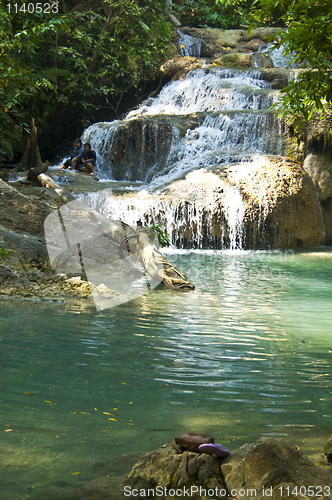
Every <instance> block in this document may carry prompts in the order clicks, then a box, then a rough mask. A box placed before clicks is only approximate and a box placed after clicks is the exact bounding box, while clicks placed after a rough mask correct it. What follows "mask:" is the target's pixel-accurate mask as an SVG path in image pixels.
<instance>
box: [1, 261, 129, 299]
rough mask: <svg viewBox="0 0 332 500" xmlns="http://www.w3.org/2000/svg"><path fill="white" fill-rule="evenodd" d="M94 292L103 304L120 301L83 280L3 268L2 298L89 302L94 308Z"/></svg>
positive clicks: (3, 265) (108, 292)
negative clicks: (114, 300)
mask: <svg viewBox="0 0 332 500" xmlns="http://www.w3.org/2000/svg"><path fill="white" fill-rule="evenodd" d="M92 292H93V293H94V294H95V295H96V296H98V299H100V300H109V299H111V298H114V297H115V296H116V297H120V294H119V293H117V292H115V291H113V290H110V289H109V288H107V287H106V286H105V285H103V284H102V285H99V286H95V285H94V284H93V283H90V282H88V281H84V280H82V278H81V277H80V276H73V277H71V278H68V276H67V275H66V274H55V275H47V274H45V273H43V272H41V271H37V270H30V271H18V272H15V271H14V270H12V269H11V268H10V267H8V266H6V265H5V264H0V297H7V298H8V297H10V298H29V299H34V300H53V301H54V300H57V301H59V300H64V299H68V298H76V299H87V300H86V305H93V301H92Z"/></svg>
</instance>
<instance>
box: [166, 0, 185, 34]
mask: <svg viewBox="0 0 332 500" xmlns="http://www.w3.org/2000/svg"><path fill="white" fill-rule="evenodd" d="M165 9H166V13H167V15H168V19H169V20H170V21H171V23H172V24H173V25H174V26H176V27H177V28H178V27H179V26H181V23H180V21H179V20H178V19H177V18H176V17H175V16H174V14H172V0H165Z"/></svg>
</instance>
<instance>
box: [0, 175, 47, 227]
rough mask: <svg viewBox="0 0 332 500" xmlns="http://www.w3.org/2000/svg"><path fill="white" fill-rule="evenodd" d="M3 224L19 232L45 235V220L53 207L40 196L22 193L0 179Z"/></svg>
mask: <svg viewBox="0 0 332 500" xmlns="http://www.w3.org/2000/svg"><path fill="white" fill-rule="evenodd" d="M0 204H1V224H2V226H4V227H6V228H8V229H11V230H12V231H15V232H18V233H28V234H31V235H34V236H43V235H44V220H45V219H46V217H47V215H48V214H49V213H50V212H51V211H52V208H51V207H50V206H49V205H48V204H47V203H46V202H45V201H42V200H39V199H38V198H35V199H31V198H30V197H28V196H26V195H24V194H22V193H20V192H19V191H18V190H17V189H15V188H13V187H12V186H10V185H8V184H6V183H5V182H4V181H2V180H1V179H0Z"/></svg>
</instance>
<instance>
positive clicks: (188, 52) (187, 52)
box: [177, 29, 202, 57]
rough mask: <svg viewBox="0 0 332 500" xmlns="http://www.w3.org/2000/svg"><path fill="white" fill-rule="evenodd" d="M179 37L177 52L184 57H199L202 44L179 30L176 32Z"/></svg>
mask: <svg viewBox="0 0 332 500" xmlns="http://www.w3.org/2000/svg"><path fill="white" fill-rule="evenodd" d="M177 33H178V35H179V41H178V45H179V52H180V55H181V56H185V57H201V47H202V42H201V41H200V40H199V39H198V38H195V37H193V36H189V35H185V34H184V33H182V31H181V30H179V29H178V30H177Z"/></svg>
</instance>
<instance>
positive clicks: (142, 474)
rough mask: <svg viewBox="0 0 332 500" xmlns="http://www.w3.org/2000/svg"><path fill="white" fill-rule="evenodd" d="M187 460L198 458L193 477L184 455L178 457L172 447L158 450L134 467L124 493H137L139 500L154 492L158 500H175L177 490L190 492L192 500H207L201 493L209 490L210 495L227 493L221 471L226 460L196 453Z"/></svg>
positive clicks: (167, 446)
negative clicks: (203, 490)
mask: <svg viewBox="0 0 332 500" xmlns="http://www.w3.org/2000/svg"><path fill="white" fill-rule="evenodd" d="M188 458H189V460H191V459H194V458H196V460H195V463H196V472H195V473H194V474H190V473H188V471H187V469H186V466H185V462H184V460H183V455H181V454H178V453H177V452H176V451H175V450H174V449H173V448H172V447H171V446H170V445H164V446H162V447H160V448H158V449H157V450H155V451H153V452H151V453H149V454H148V455H146V457H145V458H143V459H142V460H141V461H139V462H138V463H137V464H136V465H134V467H133V469H132V471H131V473H130V474H129V476H128V477H127V479H126V481H125V483H124V485H125V488H124V491H126V492H130V491H133V490H138V494H139V495H140V498H146V497H149V495H148V493H147V492H148V490H149V489H150V491H151V492H152V491H155V492H156V493H158V498H160V499H162V500H169V499H170V498H174V496H175V494H174V492H175V491H176V490H179V491H182V492H183V491H184V489H185V490H186V491H189V492H190V498H191V499H192V500H199V499H201V498H205V496H202V495H201V494H200V491H202V489H205V490H206V492H207V491H208V490H210V493H211V492H213V491H214V492H215V491H216V490H218V492H219V491H220V490H222V493H224V492H225V485H224V481H223V478H222V475H221V470H220V465H221V463H222V460H223V459H221V458H214V457H212V456H211V455H208V454H206V453H203V454H201V455H198V454H197V453H193V452H189V453H188ZM157 487H159V489H158V490H157V489H156V488H157ZM200 488H201V490H200ZM135 493H136V492H135ZM150 497H152V493H151V495H150ZM224 497H226V494H224V495H219V494H218V496H213V498H224ZM210 498H211V495H210Z"/></svg>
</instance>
